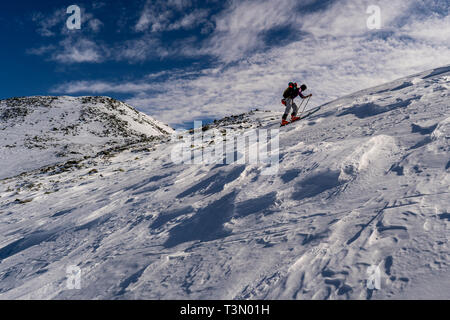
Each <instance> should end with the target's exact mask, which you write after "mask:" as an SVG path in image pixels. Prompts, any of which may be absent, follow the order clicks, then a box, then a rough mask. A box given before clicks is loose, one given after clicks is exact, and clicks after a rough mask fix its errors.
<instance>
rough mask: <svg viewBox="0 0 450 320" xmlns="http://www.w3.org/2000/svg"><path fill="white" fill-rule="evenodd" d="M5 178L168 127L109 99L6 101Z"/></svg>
mask: <svg viewBox="0 0 450 320" xmlns="http://www.w3.org/2000/svg"><path fill="white" fill-rule="evenodd" d="M0 132H1V138H0V162H1V167H0V178H5V177H10V176H14V175H16V174H19V173H22V172H26V171H29V170H32V169H36V168H40V167H42V166H44V165H49V164H54V163H58V162H62V161H64V160H66V161H67V160H68V159H81V158H83V157H85V156H92V155H95V154H97V153H98V152H100V151H103V150H106V149H109V148H115V147H120V146H123V145H128V144H131V143H135V142H137V141H141V140H143V139H151V137H155V136H161V135H167V134H169V133H171V132H172V129H171V128H169V127H168V126H166V125H164V124H162V123H160V122H158V121H156V120H154V119H152V118H151V117H149V116H147V115H145V114H143V113H140V112H138V111H136V110H135V109H133V108H132V107H130V106H129V105H127V104H124V103H122V102H119V101H116V100H114V99H111V98H108V97H77V98H75V97H29V98H12V99H7V100H0Z"/></svg>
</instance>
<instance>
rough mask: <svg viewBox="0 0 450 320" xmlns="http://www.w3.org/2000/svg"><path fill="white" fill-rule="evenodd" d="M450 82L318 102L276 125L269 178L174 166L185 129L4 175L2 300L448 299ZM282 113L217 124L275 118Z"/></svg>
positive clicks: (237, 167) (449, 71)
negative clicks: (300, 116) (75, 280)
mask: <svg viewBox="0 0 450 320" xmlns="http://www.w3.org/2000/svg"><path fill="white" fill-rule="evenodd" d="M449 89H450V67H444V68H440V69H436V70H432V71H428V72H423V73H421V74H417V75H414V76H411V77H407V78H404V79H400V80H398V81H395V82H393V83H389V84H386V85H383V86H380V87H377V88H373V89H369V90H364V91H361V92H358V93H355V94H353V95H351V96H347V97H344V98H342V99H338V100H336V101H333V102H331V103H329V104H326V105H324V106H321V108H320V110H319V111H318V112H317V113H315V114H313V115H311V116H310V117H309V118H307V119H305V120H303V121H300V122H298V123H296V124H293V125H290V126H287V127H285V128H282V129H281V130H280V131H279V133H278V134H277V133H276V132H272V134H273V136H272V138H274V139H275V138H276V137H278V138H279V148H278V151H279V159H280V160H279V167H278V171H277V172H276V173H275V174H272V175H263V174H261V173H262V172H263V170H264V169H266V167H267V165H266V164H248V163H247V164H233V165H220V164H211V165H204V164H195V165H194V164H176V163H174V162H173V161H172V150H173V148H174V147H175V146H176V145H177V143H178V142H179V141H178V138H176V139H175V140H176V141H173V142H167V141H164V140H154V141H148V142H142V143H140V144H137V145H134V146H130V147H129V148H127V149H125V150H115V151H113V152H111V153H110V154H108V155H104V154H103V155H99V156H98V157H93V158H89V159H85V160H82V161H80V162H78V163H77V166H71V165H68V166H67V163H66V164H60V165H56V166H54V167H52V168H50V169H45V170H40V171H39V170H37V171H33V172H30V173H28V174H24V175H21V176H17V177H13V178H9V179H4V180H2V181H0V192H1V193H0V196H1V197H0V235H1V236H0V298H2V299H6V298H8V299H10V298H41V299H42V298H44V299H50V298H58V299H62V298H64V299H79V298H82V299H269V298H270V299H384V298H445V299H449V298H450V284H449V277H448V273H449V263H450V261H449V235H450V232H449V231H450V230H449V226H450V212H449V207H450V197H449V195H450V188H449V187H450V177H449V170H450V159H449V154H450V152H449V151H450V150H449V149H450V146H449V138H450V111H449V102H450V92H449ZM281 114H282V108H281V106H280V108H279V111H278V110H277V111H254V112H251V113H248V114H244V115H240V116H235V117H230V118H228V119H224V120H222V121H217V122H216V123H215V124H212V125H211V126H210V128H216V129H218V130H219V132H224V133H225V132H226V131H225V130H226V129H227V128H228V129H229V131H230V132H229V134H232V135H240V134H241V133H244V132H248V130H249V129H257V128H258V129H280V128H279V121H280V118H281ZM205 130H206V128H205ZM210 131H212V130H211V129H210V130H207V131H205V133H208V132H210ZM226 138H227V141H226V143H231V141H233V139H232V137H231V136H230V135H227V136H226ZM211 145H213V142H212V140H208V139H206V140H205V141H204V142H203V143H201V144H200V145H199V144H195V143H193V144H192V149H193V150H197V151H199V150H202V148H207V147H208V146H211ZM275 145H276V144H273V145H272V148H273V149H274V150H272V151H275V149H276V147H274V146H275ZM58 166H59V167H64V168H67V169H66V170H62V171H61V170H58ZM70 266H77V267H78V268H80V270H81V289H79V290H68V288H67V282H66V280H67V273H66V272H67V268H68V267H70ZM374 267H375V268H376V267H379V270H380V280H381V283H380V288H379V289H378V290H372V289H369V288H368V287H367V279H368V277H369V275H368V273H367V272H368V270H370V269H371V268H374Z"/></svg>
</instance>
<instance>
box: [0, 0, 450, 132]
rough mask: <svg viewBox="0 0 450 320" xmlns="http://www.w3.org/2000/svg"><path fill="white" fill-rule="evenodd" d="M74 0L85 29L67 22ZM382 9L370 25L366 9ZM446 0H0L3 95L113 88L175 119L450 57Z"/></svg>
mask: <svg viewBox="0 0 450 320" xmlns="http://www.w3.org/2000/svg"><path fill="white" fill-rule="evenodd" d="M70 5H77V6H79V7H80V8H81V19H82V20H81V22H82V23H81V29H80V30H68V28H67V27H66V20H67V19H68V18H69V16H70V14H67V13H66V10H67V8H68V7H69V6H70ZM371 5H376V6H378V7H379V8H380V18H381V20H380V28H379V29H370V28H368V26H367V20H368V19H369V18H370V17H371V16H372V14H371V13H370V12H368V11H367V8H368V7H369V6H371ZM449 7H450V5H449V2H448V1H447V0H409V1H402V0H378V1H375V0H370V1H369V0H368V1H365V0H338V1H334V0H279V1H274V0H271V1H264V0H260V1H252V0H247V1H244V0H240V1H231V0H229V1H223V0H222V1H216V0H204V1H195V0H164V1H163V0H152V1H150V0H137V1H120V0H114V1H105V0H93V1H81V0H70V1H64V0H59V1H56V0H55V1H43V0H42V1H22V0H16V1H2V3H1V4H0V28H1V29H0V40H1V43H2V44H3V45H2V50H0V59H1V60H0V66H1V69H2V77H1V79H2V83H1V86H0V98H1V99H3V98H8V97H14V96H30V95H75V96H80V95H106V96H111V97H114V98H117V99H120V100H124V101H126V102H128V103H130V104H131V105H133V106H134V107H136V108H137V109H139V110H140V111H143V112H145V113H147V114H149V115H151V116H153V117H154V118H156V119H159V120H162V121H164V122H166V123H169V124H171V125H172V126H174V127H179V126H184V125H188V123H191V122H192V121H193V120H199V119H215V118H216V119H218V118H221V117H223V116H226V115H230V114H236V113H242V112H245V111H247V110H250V109H252V108H261V109H271V110H278V109H279V110H281V109H282V107H281V104H280V102H279V101H280V99H281V93H282V91H283V89H284V88H285V87H286V86H287V83H288V82H289V81H296V82H299V83H306V84H307V85H308V87H309V89H310V92H312V93H313V94H314V100H312V101H311V103H312V105H314V104H315V105H318V104H321V103H325V102H327V101H329V100H332V99H335V98H337V97H339V96H342V95H344V94H348V93H352V92H354V91H357V90H360V89H364V88H367V87H371V86H374V85H378V84H381V83H384V82H387V81H390V80H394V79H396V78H399V77H401V76H406V75H409V74H412V73H415V72H420V71H424V70H427V69H431V68H434V67H440V66H443V65H448V64H450V47H449V43H450V32H449V31H450V17H449Z"/></svg>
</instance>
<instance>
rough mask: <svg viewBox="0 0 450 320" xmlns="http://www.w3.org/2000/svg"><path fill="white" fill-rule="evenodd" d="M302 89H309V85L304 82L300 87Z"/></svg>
mask: <svg viewBox="0 0 450 320" xmlns="http://www.w3.org/2000/svg"><path fill="white" fill-rule="evenodd" d="M300 89H302V91H305V90H306V89H308V87H307V86H306V85H304V84H302V86H301V87H300Z"/></svg>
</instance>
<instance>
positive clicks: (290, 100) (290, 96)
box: [281, 82, 312, 126]
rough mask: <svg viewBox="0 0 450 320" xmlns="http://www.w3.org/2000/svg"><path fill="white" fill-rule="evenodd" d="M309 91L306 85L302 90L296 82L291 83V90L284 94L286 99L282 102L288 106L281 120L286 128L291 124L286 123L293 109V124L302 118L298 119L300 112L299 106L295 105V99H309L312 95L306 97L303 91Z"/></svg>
mask: <svg viewBox="0 0 450 320" xmlns="http://www.w3.org/2000/svg"><path fill="white" fill-rule="evenodd" d="M306 89H307V87H306V85H304V84H302V85H301V86H300V88H298V87H297V83H295V82H289V88H287V89H286V90H285V91H284V93H283V97H284V99H283V100H281V101H282V103H283V104H284V105H286V110H285V111H284V114H283V118H282V120H281V125H282V126H285V125H287V124H288V123H289V122H288V121H286V119H287V116H288V114H289V112H290V111H291V108H292V114H291V122H294V121H297V120H299V119H300V117H297V112H298V106H297V105H296V104H295V102H294V99H295V98H296V97H297V96H300V97H301V98H302V99H307V98H309V97H312V94H310V95H307V96H304V95H303V93H302V92H303V91H305V90H306Z"/></svg>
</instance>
